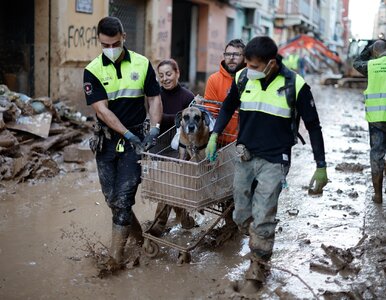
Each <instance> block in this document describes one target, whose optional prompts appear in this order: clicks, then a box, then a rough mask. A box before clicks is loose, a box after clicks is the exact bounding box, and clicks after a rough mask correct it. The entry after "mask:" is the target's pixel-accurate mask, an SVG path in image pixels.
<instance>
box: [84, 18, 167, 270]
mask: <svg viewBox="0 0 386 300" xmlns="http://www.w3.org/2000/svg"><path fill="white" fill-rule="evenodd" d="M97 34H98V39H99V41H100V43H101V46H102V51H103V53H102V54H100V55H99V56H98V57H96V58H95V59H94V60H93V61H91V62H90V64H88V65H87V67H86V68H85V70H84V84H83V87H84V92H85V95H86V100H87V104H88V105H91V106H92V107H93V109H94V110H95V112H96V115H97V119H98V120H97V124H96V136H95V138H94V139H92V142H91V143H90V146H91V148H92V149H93V150H94V151H95V152H96V162H97V168H98V175H99V181H100V184H101V187H102V192H103V195H104V196H105V199H106V203H107V205H108V206H109V207H110V208H111V211H112V222H113V226H112V242H111V249H110V252H111V253H110V256H111V259H110V261H109V264H110V268H112V269H116V268H120V267H121V266H122V262H123V250H124V246H125V244H126V241H127V239H128V236H129V235H132V236H133V237H134V238H135V239H136V241H137V242H141V239H142V230H141V226H140V224H139V222H138V220H137V218H136V216H135V214H134V212H133V210H132V206H133V205H134V204H135V194H136V192H137V188H138V185H139V183H140V176H141V168H140V165H139V163H138V160H139V159H140V154H141V152H142V151H143V150H147V149H148V148H149V147H150V146H151V145H153V144H154V142H155V139H156V137H157V136H158V134H159V128H160V124H159V123H160V121H161V118H162V102H161V98H160V95H159V94H160V87H159V84H158V82H157V80H156V76H155V72H154V69H153V67H152V65H151V63H150V62H149V60H148V59H147V58H146V57H144V56H142V55H140V54H138V53H135V52H133V51H129V50H127V49H126V48H125V47H124V46H123V44H124V41H125V37H126V33H125V32H124V31H123V26H122V23H121V21H120V20H119V19H118V18H115V17H105V18H103V19H101V20H100V21H99V23H98V28H97ZM145 96H147V100H148V105H149V115H150V123H151V128H150V131H149V134H148V135H147V136H146V137H144V136H143V122H144V120H145V118H146V108H145V104H144V102H145Z"/></svg>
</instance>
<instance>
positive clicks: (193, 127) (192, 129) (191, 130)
mask: <svg viewBox="0 0 386 300" xmlns="http://www.w3.org/2000/svg"><path fill="white" fill-rule="evenodd" d="M195 129H196V126H194V125H193V124H189V125H188V130H189V132H194V130H195Z"/></svg>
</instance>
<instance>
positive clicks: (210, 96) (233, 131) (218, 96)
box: [204, 61, 238, 144]
mask: <svg viewBox="0 0 386 300" xmlns="http://www.w3.org/2000/svg"><path fill="white" fill-rule="evenodd" d="M223 63H224V61H222V62H221V64H220V70H219V71H217V72H216V73H213V74H212V75H210V76H209V78H208V81H207V83H206V87H205V94H204V98H205V99H207V100H214V101H221V102H223V101H224V100H225V98H226V96H227V95H228V92H229V90H230V88H231V85H232V81H233V77H232V76H231V75H230V74H229V73H228V72H227V71H226V70H225V68H224V67H223ZM207 105H208V106H212V107H216V108H217V107H218V106H217V105H216V104H211V103H210V104H207ZM209 111H210V112H211V113H212V114H213V115H214V117H215V118H217V115H218V109H213V110H212V109H209ZM237 132H238V114H237V113H235V114H233V116H232V119H231V120H230V121H229V123H228V125H227V126H226V127H225V129H224V131H223V135H222V137H220V138H219V142H220V143H222V142H223V143H224V144H228V143H231V142H233V141H234V140H235V139H236V137H237Z"/></svg>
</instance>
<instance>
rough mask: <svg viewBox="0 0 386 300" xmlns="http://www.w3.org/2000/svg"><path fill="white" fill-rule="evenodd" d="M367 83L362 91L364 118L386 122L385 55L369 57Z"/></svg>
mask: <svg viewBox="0 0 386 300" xmlns="http://www.w3.org/2000/svg"><path fill="white" fill-rule="evenodd" d="M367 71H368V83H367V89H366V90H365V91H364V95H365V108H366V120H367V121H368V122H370V123H372V122H386V56H383V57H380V58H377V59H371V60H369V62H368V65H367Z"/></svg>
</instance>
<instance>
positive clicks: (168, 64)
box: [150, 59, 195, 236]
mask: <svg viewBox="0 0 386 300" xmlns="http://www.w3.org/2000/svg"><path fill="white" fill-rule="evenodd" d="M157 72H158V78H159V82H160V83H161V99H162V104H163V114H162V122H161V132H165V131H167V130H168V129H170V128H171V127H173V126H174V125H175V116H176V114H177V113H178V112H179V111H182V110H183V109H185V108H187V107H188V106H189V104H190V103H191V102H192V100H193V98H194V94H193V93H192V92H191V91H190V90H188V89H186V88H185V87H183V86H181V85H180V83H179V82H178V80H179V78H180V70H179V68H178V64H177V62H176V61H175V60H174V59H165V60H163V61H161V62H160V63H159V64H158V67H157ZM172 208H173V209H174V211H175V213H176V219H177V220H178V221H179V222H180V223H181V226H182V228H184V229H191V228H193V226H194V225H195V222H194V219H193V218H192V217H191V216H189V214H188V212H187V211H186V210H185V209H183V208H179V207H172V206H170V205H167V204H163V203H158V205H157V209H156V213H155V215H156V216H157V215H158V214H159V213H161V211H162V213H161V214H160V215H159V216H158V219H157V222H156V223H155V224H154V226H153V227H152V229H151V230H150V233H151V234H152V235H154V236H160V235H161V234H162V233H163V232H164V231H165V227H166V223H167V221H168V218H169V215H170V212H171V209H172Z"/></svg>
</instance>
